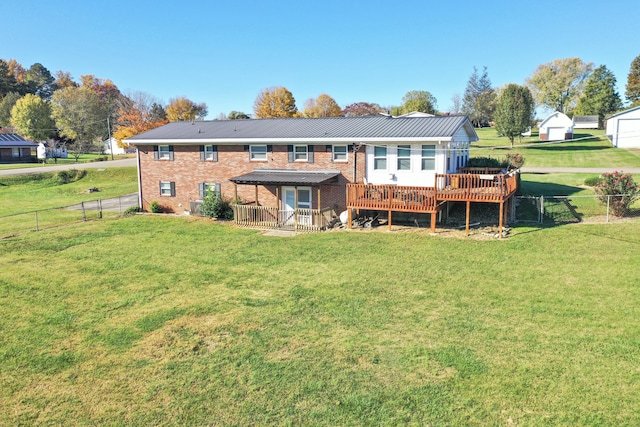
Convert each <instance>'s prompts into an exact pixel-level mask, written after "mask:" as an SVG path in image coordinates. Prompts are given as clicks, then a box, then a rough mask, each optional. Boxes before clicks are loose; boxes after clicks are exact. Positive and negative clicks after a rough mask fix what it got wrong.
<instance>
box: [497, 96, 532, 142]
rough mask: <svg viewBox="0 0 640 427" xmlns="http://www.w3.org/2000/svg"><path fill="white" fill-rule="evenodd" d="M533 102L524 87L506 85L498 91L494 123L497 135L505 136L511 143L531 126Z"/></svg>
mask: <svg viewBox="0 0 640 427" xmlns="http://www.w3.org/2000/svg"><path fill="white" fill-rule="evenodd" d="M533 111H534V101H533V96H532V95H531V91H530V90H529V88H527V87H526V86H520V85H517V84H508V85H507V86H506V87H505V88H503V89H502V90H501V91H500V94H499V95H498V98H497V102H496V111H495V122H496V131H498V134H499V135H502V136H506V137H507V138H509V141H510V142H511V148H513V142H514V139H515V138H516V137H519V136H520V135H522V133H523V132H525V131H526V130H527V128H529V126H531V121H532V119H533Z"/></svg>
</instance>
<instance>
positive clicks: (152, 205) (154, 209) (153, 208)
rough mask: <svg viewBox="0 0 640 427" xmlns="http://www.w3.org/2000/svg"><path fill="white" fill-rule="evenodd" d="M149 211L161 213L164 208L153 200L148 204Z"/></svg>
mask: <svg viewBox="0 0 640 427" xmlns="http://www.w3.org/2000/svg"><path fill="white" fill-rule="evenodd" d="M149 211H151V213H163V212H164V208H163V207H162V205H161V204H160V203H158V202H157V201H155V200H154V201H152V202H151V203H150V204H149Z"/></svg>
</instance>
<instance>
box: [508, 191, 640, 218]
mask: <svg viewBox="0 0 640 427" xmlns="http://www.w3.org/2000/svg"><path fill="white" fill-rule="evenodd" d="M625 200H632V201H635V202H632V203H629V204H626V203H621V202H622V201H625ZM634 218H640V194H615V195H606V196H597V195H591V196H537V197H534V196H519V197H516V200H515V209H513V210H512V211H511V218H510V222H512V223H515V222H531V223H537V224H543V225H553V224H570V223H579V222H620V221H628V220H629V219H634Z"/></svg>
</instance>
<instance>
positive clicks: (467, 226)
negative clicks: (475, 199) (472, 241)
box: [466, 200, 471, 237]
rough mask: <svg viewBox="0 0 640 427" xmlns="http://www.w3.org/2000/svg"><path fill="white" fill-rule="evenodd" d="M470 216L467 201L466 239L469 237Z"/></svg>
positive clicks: (469, 207) (469, 205) (469, 206)
mask: <svg viewBox="0 0 640 427" xmlns="http://www.w3.org/2000/svg"><path fill="white" fill-rule="evenodd" d="M470 216H471V202H470V201H469V200H467V222H466V231H467V237H468V236H469V217H470Z"/></svg>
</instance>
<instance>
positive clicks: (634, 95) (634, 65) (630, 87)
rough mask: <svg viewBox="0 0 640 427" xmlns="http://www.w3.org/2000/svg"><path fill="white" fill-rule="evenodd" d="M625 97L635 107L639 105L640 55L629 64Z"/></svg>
mask: <svg viewBox="0 0 640 427" xmlns="http://www.w3.org/2000/svg"><path fill="white" fill-rule="evenodd" d="M626 89H627V90H626V92H625V96H626V98H627V100H628V101H629V102H631V104H632V105H633V106H634V107H636V106H638V105H640V55H638V56H636V58H635V59H634V60H633V61H632V62H631V67H630V69H629V75H628V76H627V88H626Z"/></svg>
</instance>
